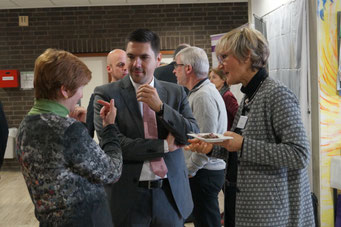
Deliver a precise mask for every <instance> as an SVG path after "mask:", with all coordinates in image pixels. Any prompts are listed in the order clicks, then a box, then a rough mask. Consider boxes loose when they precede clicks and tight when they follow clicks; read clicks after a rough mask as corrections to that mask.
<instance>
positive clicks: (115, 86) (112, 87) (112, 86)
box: [95, 80, 121, 92]
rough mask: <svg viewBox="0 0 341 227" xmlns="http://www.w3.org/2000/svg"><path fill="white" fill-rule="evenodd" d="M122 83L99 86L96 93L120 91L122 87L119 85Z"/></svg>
mask: <svg viewBox="0 0 341 227" xmlns="http://www.w3.org/2000/svg"><path fill="white" fill-rule="evenodd" d="M120 83H121V80H120V81H116V82H111V83H108V84H103V85H100V86H97V87H96V88H95V92H96V91H112V90H115V89H118V88H119V87H120V85H119V84H120Z"/></svg>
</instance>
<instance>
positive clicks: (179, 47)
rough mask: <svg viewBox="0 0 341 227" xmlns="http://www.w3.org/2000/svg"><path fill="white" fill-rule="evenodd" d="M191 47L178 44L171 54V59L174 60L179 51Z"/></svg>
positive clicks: (185, 44)
mask: <svg viewBox="0 0 341 227" xmlns="http://www.w3.org/2000/svg"><path fill="white" fill-rule="evenodd" d="M190 46H191V45H189V44H187V43H183V44H180V45H179V46H178V47H177V48H176V49H175V50H174V54H173V59H175V56H176V55H177V54H178V53H179V52H180V50H182V49H185V48H186V47H190Z"/></svg>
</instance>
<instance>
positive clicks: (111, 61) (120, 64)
mask: <svg viewBox="0 0 341 227" xmlns="http://www.w3.org/2000/svg"><path fill="white" fill-rule="evenodd" d="M126 62H127V54H126V52H125V51H124V50H121V49H115V50H112V51H110V52H109V54H108V56H107V71H108V75H109V76H110V80H111V81H110V82H116V81H118V80H120V79H122V78H123V77H125V76H126V75H127V74H128V69H127V65H126V64H127V63H126ZM86 124H87V127H88V130H89V133H90V136H91V137H92V138H94V135H95V126H94V94H92V95H91V97H90V101H89V105H88V109H87V114H86Z"/></svg>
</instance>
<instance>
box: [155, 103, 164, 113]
mask: <svg viewBox="0 0 341 227" xmlns="http://www.w3.org/2000/svg"><path fill="white" fill-rule="evenodd" d="M156 114H157V115H158V116H162V114H163V103H161V106H160V110H159V111H158V112H156Z"/></svg>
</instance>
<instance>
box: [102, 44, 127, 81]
mask: <svg viewBox="0 0 341 227" xmlns="http://www.w3.org/2000/svg"><path fill="white" fill-rule="evenodd" d="M126 61H127V54H126V52H125V51H124V50H121V49H115V50H112V51H110V53H109V54H108V56H107V71H108V74H109V75H110V77H111V82H115V81H118V80H120V79H122V78H123V77H125V76H126V75H127V74H128V69H127V65H126Z"/></svg>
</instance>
